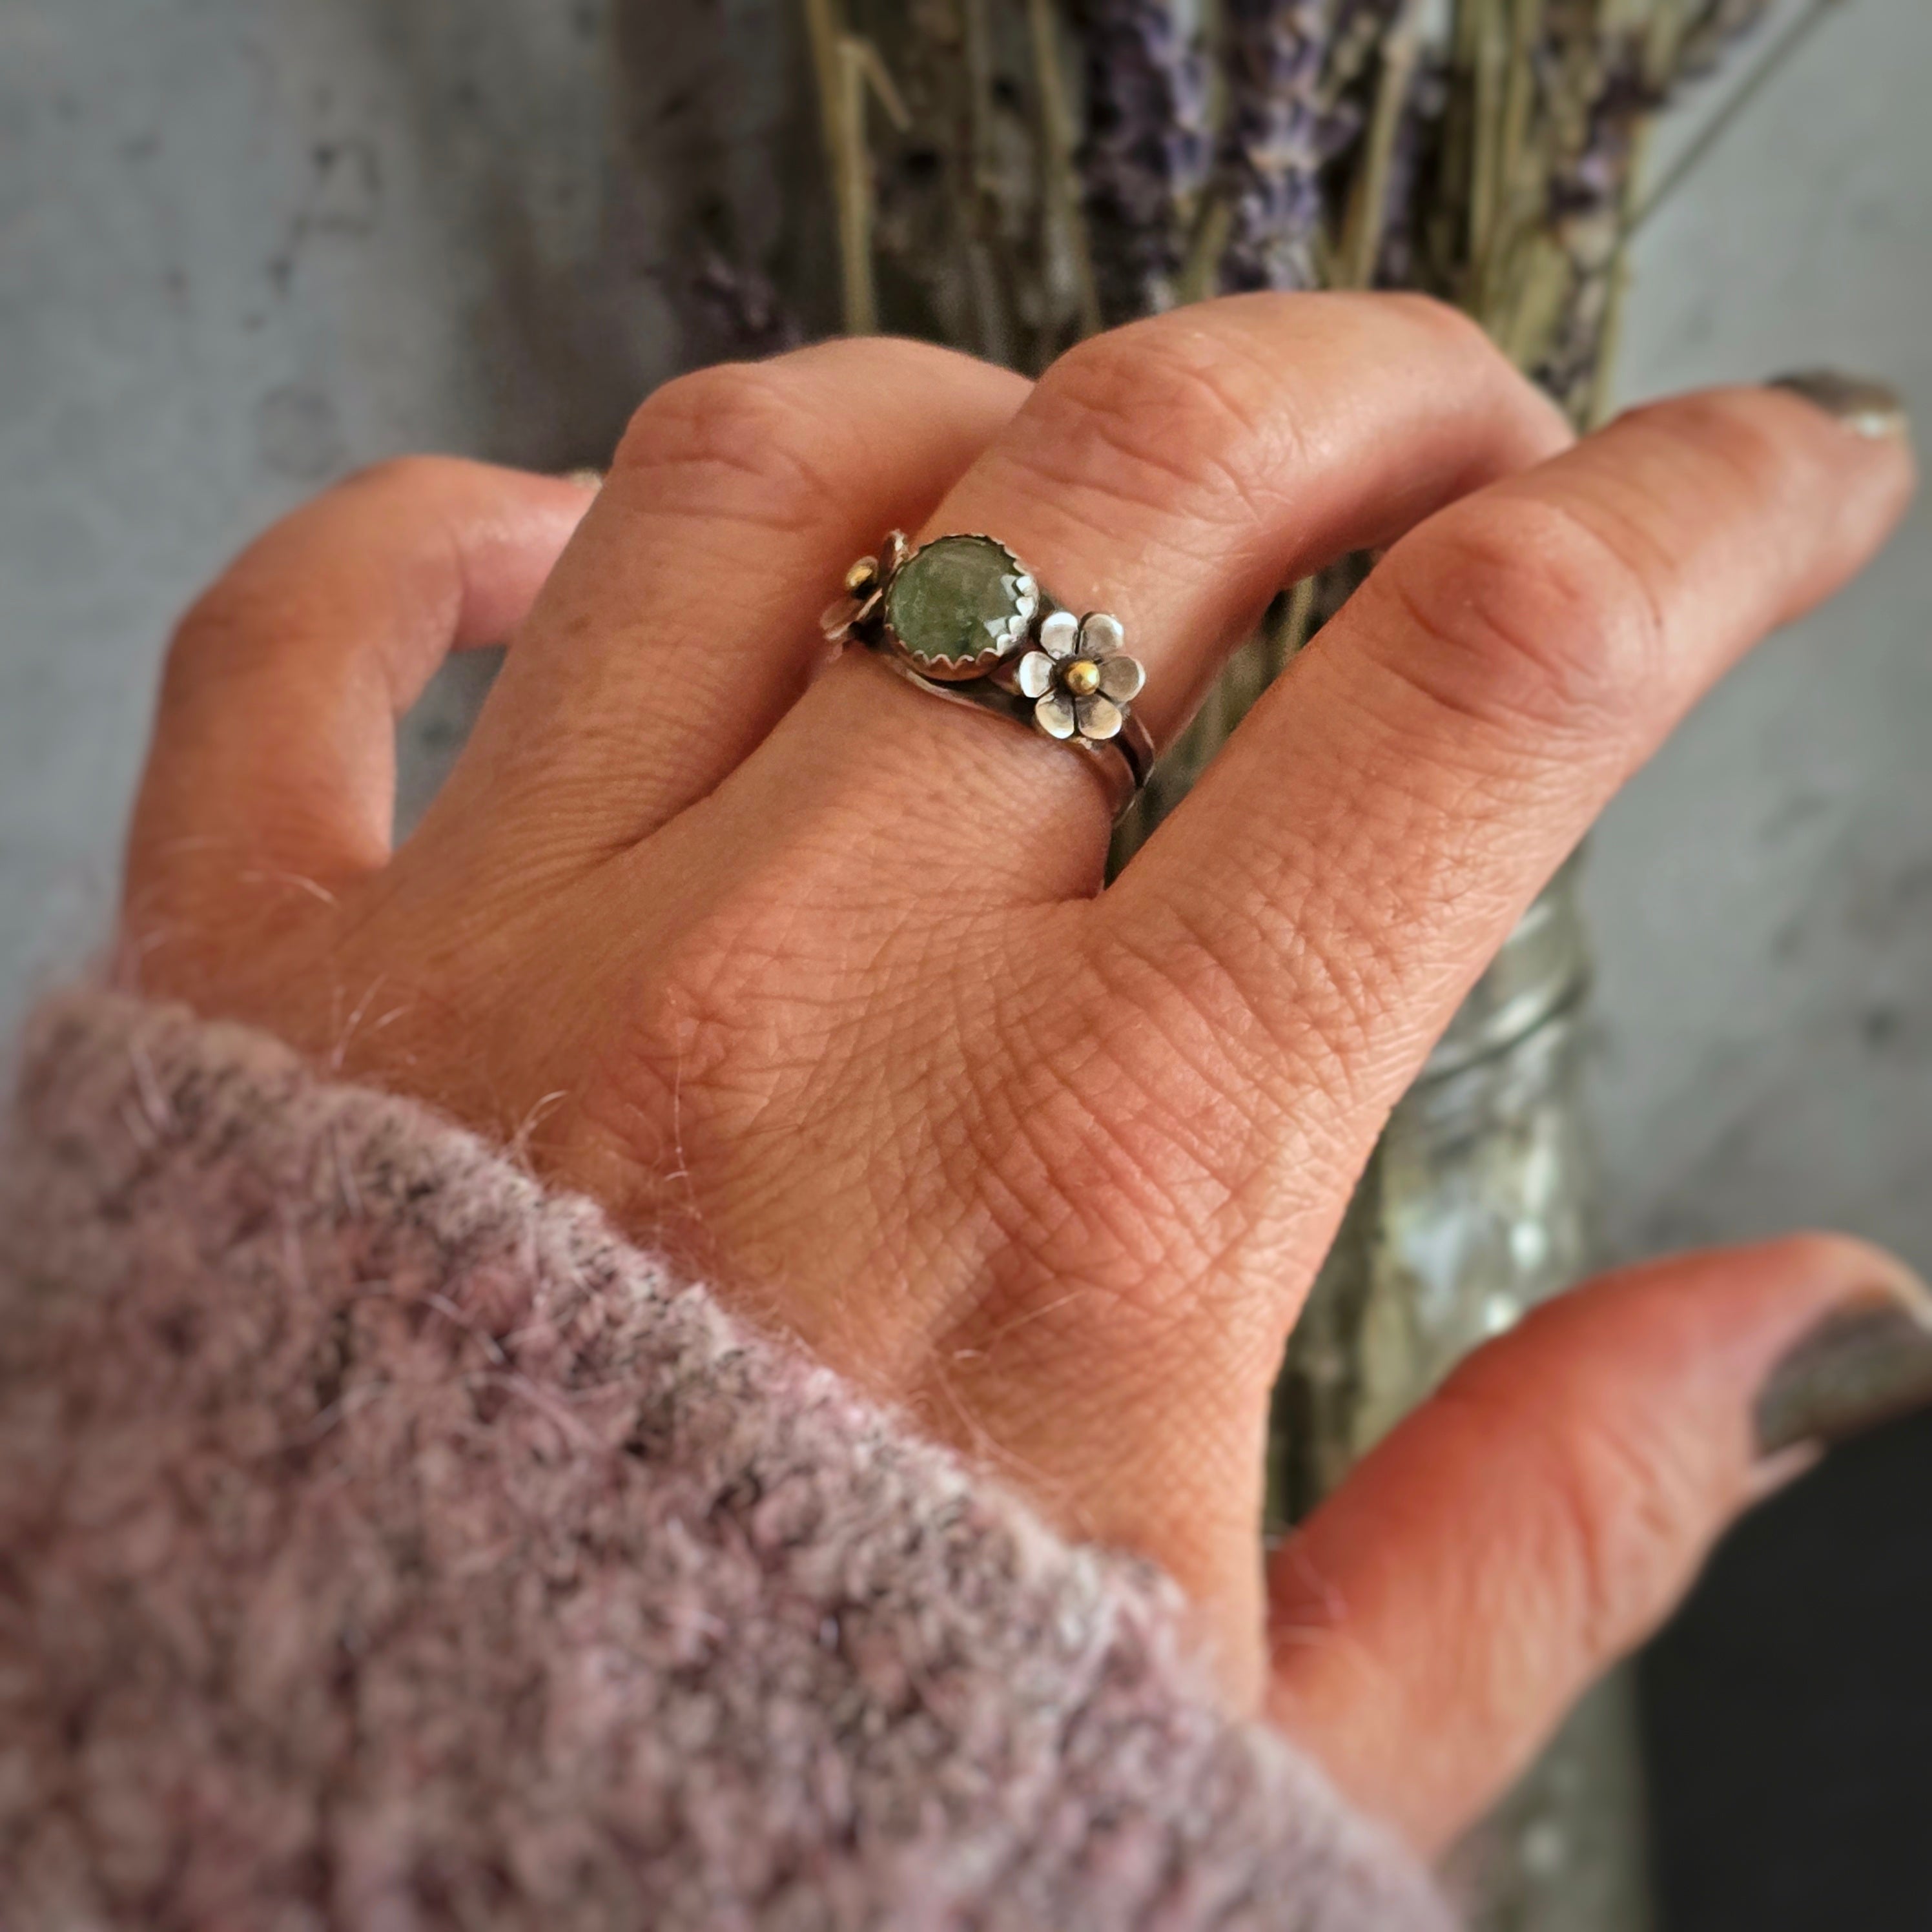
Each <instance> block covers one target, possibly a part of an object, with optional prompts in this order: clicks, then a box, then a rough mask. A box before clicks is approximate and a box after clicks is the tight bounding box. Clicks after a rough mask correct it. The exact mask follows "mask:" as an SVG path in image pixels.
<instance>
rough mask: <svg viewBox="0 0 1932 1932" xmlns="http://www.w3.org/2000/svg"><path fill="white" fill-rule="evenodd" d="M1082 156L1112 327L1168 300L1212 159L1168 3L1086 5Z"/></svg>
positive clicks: (1117, 0)
mask: <svg viewBox="0 0 1932 1932" xmlns="http://www.w3.org/2000/svg"><path fill="white" fill-rule="evenodd" d="M1082 29H1083V31H1082V41H1083V45H1084V51H1085V79H1086V95H1087V139H1086V142H1085V146H1084V147H1083V148H1082V153H1081V157H1080V169H1081V173H1082V178H1084V180H1085V183H1086V204H1087V218H1088V227H1089V229H1090V231H1091V236H1092V238H1093V248H1094V273H1095V279H1096V281H1097V283H1098V284H1099V288H1100V302H1101V307H1102V309H1103V311H1104V312H1105V314H1106V319H1107V320H1109V322H1121V321H1124V320H1128V319H1130V318H1131V317H1134V316H1137V315H1145V314H1147V313H1148V312H1149V311H1151V310H1156V309H1161V308H1166V307H1168V306H1169V304H1170V303H1171V302H1172V299H1173V281H1174V278H1175V274H1176V273H1177V272H1178V270H1179V269H1180V267H1181V263H1182V262H1183V261H1184V260H1185V258H1186V255H1187V239H1188V234H1189V231H1190V227H1191V226H1192V223H1193V217H1194V209H1195V204H1196V201H1197V199H1199V195H1200V192H1201V190H1202V187H1203V186H1204V185H1205V182H1206V179H1207V175H1208V167H1209V164H1210V162H1211V158H1212V157H1211V153H1210V151H1209V143H1208V132H1207V127H1208V112H1207V100H1208V90H1207V76H1206V73H1205V66H1204V63H1203V62H1202V55H1201V53H1200V50H1199V47H1198V46H1196V43H1195V39H1194V36H1193V34H1192V32H1191V31H1188V30H1187V28H1185V27H1184V25H1183V23H1182V21H1181V19H1180V18H1179V17H1178V7H1177V5H1176V4H1175V0H1085V6H1084V7H1083V8H1082Z"/></svg>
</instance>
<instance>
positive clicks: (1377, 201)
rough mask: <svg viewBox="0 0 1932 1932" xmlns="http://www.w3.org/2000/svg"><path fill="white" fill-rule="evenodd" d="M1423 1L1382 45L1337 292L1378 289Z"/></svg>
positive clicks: (1416, 1) (1409, 7)
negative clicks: (1378, 266) (1391, 186)
mask: <svg viewBox="0 0 1932 1932" xmlns="http://www.w3.org/2000/svg"><path fill="white" fill-rule="evenodd" d="M1420 7H1421V0H1406V5H1404V6H1403V10H1402V11H1401V13H1400V14H1398V15H1397V18H1396V21H1395V24H1394V26H1391V28H1389V30H1388V37H1387V38H1386V39H1385V40H1384V41H1383V43H1382V67H1381V70H1380V71H1379V73H1378V74H1377V75H1376V103H1375V107H1374V110H1373V115H1372V118H1370V122H1369V130H1368V134H1367V142H1366V146H1365V151H1364V158H1363V163H1362V169H1361V172H1360V173H1359V174H1358V175H1357V176H1356V177H1355V191H1354V193H1353V194H1352V196H1351V197H1350V199H1349V212H1348V216H1347V219H1346V223H1345V225H1344V226H1343V234H1342V246H1341V249H1340V256H1339V259H1338V260H1337V263H1336V266H1335V269H1334V273H1333V275H1332V276H1331V280H1332V281H1334V284H1335V286H1336V287H1339V288H1346V289H1366V288H1369V287H1373V284H1374V282H1375V278H1376V263H1377V261H1378V260H1380V258H1381V255H1382V234H1383V231H1384V229H1385V226H1387V223H1388V199H1389V176H1390V173H1391V169H1392V168H1393V166H1394V160H1395V139H1396V134H1397V130H1399V129H1400V127H1401V125H1402V113H1403V104H1405V103H1406V101H1407V100H1408V98H1409V88H1410V86H1411V85H1412V83H1413V82H1414V80H1415V64H1416V61H1417V59H1418V58H1419V56H1420V54H1421V43H1420V41H1419V40H1418V36H1417V34H1416V17H1417V14H1418V11H1419V10H1420Z"/></svg>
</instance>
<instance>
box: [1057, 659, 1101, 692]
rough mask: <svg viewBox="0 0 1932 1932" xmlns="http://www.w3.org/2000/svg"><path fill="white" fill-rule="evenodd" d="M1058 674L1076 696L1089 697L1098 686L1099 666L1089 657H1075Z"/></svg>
mask: <svg viewBox="0 0 1932 1932" xmlns="http://www.w3.org/2000/svg"><path fill="white" fill-rule="evenodd" d="M1061 679H1063V681H1064V682H1065V684H1066V686H1067V689H1068V690H1069V691H1071V692H1072V693H1073V695H1074V696H1075V697H1092V696H1093V695H1094V692H1095V691H1098V690H1099V689H1100V666H1099V665H1098V664H1096V663H1094V661H1093V659H1092V658H1075V659H1074V660H1073V662H1072V663H1071V664H1069V665H1068V666H1067V668H1066V670H1064V671H1063V672H1061Z"/></svg>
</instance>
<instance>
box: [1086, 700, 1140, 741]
mask: <svg viewBox="0 0 1932 1932" xmlns="http://www.w3.org/2000/svg"><path fill="white" fill-rule="evenodd" d="M1073 716H1074V721H1075V722H1076V724H1079V727H1080V735H1081V736H1082V737H1083V738H1111V737H1112V736H1115V734H1116V733H1118V731H1119V730H1120V728H1121V726H1122V725H1123V724H1125V723H1126V722H1127V720H1126V719H1125V718H1123V717H1122V716H1121V707H1120V706H1118V704H1116V703H1115V702H1114V700H1112V698H1111V697H1076V699H1075V700H1073Z"/></svg>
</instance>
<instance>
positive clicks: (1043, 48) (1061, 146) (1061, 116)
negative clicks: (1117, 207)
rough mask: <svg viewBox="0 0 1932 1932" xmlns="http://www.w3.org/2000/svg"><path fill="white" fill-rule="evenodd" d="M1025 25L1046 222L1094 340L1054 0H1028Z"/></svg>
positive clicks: (1082, 323)
mask: <svg viewBox="0 0 1932 1932" xmlns="http://www.w3.org/2000/svg"><path fill="white" fill-rule="evenodd" d="M1027 25H1028V29H1029V30H1030V31H1031V35H1032V40H1033V74H1034V87H1035V89H1037V92H1038V94H1039V96H1040V150H1041V155H1042V163H1043V165H1042V169H1041V176H1042V184H1043V190H1044V192H1043V200H1044V202H1045V203H1046V210H1047V214H1048V217H1049V220H1052V222H1053V223H1054V224H1055V226H1057V227H1058V229H1059V231H1060V236H1061V242H1062V243H1063V245H1064V247H1065V248H1066V250H1067V266H1068V268H1069V270H1070V273H1071V274H1072V275H1073V300H1074V309H1075V315H1076V321H1077V323H1078V326H1079V332H1080V333H1081V335H1083V336H1086V335H1099V334H1100V331H1101V329H1103V327H1104V326H1105V324H1104V323H1103V321H1102V320H1101V316H1100V291H1099V290H1098V289H1097V287H1096V285H1095V284H1094V248H1093V244H1092V242H1091V241H1090V240H1089V239H1088V234H1087V214H1086V210H1085V208H1084V207H1083V206H1082V200H1081V195H1082V190H1081V184H1080V175H1079V169H1078V168H1077V167H1076V166H1075V164H1074V159H1073V157H1074V152H1075V150H1076V148H1078V146H1079V140H1080V136H1079V130H1078V129H1076V127H1075V126H1074V124H1073V110H1072V108H1071V107H1070V106H1069V104H1068V102H1067V83H1066V78H1065V77H1064V75H1063V74H1061V68H1060V46H1059V21H1058V18H1057V17H1056V15H1055V7H1054V0H1027Z"/></svg>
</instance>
